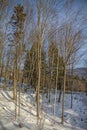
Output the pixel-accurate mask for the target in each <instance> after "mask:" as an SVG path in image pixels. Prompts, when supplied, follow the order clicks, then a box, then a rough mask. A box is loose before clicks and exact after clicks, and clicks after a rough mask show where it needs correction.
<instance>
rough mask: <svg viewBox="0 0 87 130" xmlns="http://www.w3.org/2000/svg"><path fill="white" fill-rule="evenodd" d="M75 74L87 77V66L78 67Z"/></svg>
mask: <svg viewBox="0 0 87 130" xmlns="http://www.w3.org/2000/svg"><path fill="white" fill-rule="evenodd" d="M74 75H78V76H79V77H81V78H82V77H84V78H87V68H76V69H74Z"/></svg>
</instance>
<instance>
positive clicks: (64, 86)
mask: <svg viewBox="0 0 87 130" xmlns="http://www.w3.org/2000/svg"><path fill="white" fill-rule="evenodd" d="M65 89H66V64H65V66H64V84H63V98H62V119H61V120H62V124H64V100H65Z"/></svg>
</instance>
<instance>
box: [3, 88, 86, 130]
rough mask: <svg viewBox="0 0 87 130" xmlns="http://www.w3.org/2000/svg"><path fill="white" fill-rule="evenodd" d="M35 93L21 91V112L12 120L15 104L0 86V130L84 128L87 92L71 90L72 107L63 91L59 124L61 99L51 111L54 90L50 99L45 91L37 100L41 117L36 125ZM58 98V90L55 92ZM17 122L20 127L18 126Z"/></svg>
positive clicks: (75, 129) (68, 129)
mask: <svg viewBox="0 0 87 130" xmlns="http://www.w3.org/2000/svg"><path fill="white" fill-rule="evenodd" d="M34 97H35V94H33V93H32V92H28V93H21V115H20V118H19V117H17V119H16V120H15V104H14V101H13V100H12V92H11V91H3V90H0V130H20V129H21V130H42V129H43V130H87V96H86V95H85V94H84V93H74V94H73V108H72V109H71V108H70V99H71V95H70V94H66V95H65V114H64V125H61V102H60V103H58V101H57V103H56V111H57V112H56V116H53V113H54V109H53V108H54V94H53V93H51V103H48V99H47V98H46V95H44V97H43V99H44V100H43V101H44V102H42V101H41V112H40V114H41V117H40V121H39V123H38V125H37V117H36V104H35V98H34ZM57 99H58V94H57ZM20 122H21V126H22V128H20V127H19V124H20Z"/></svg>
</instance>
